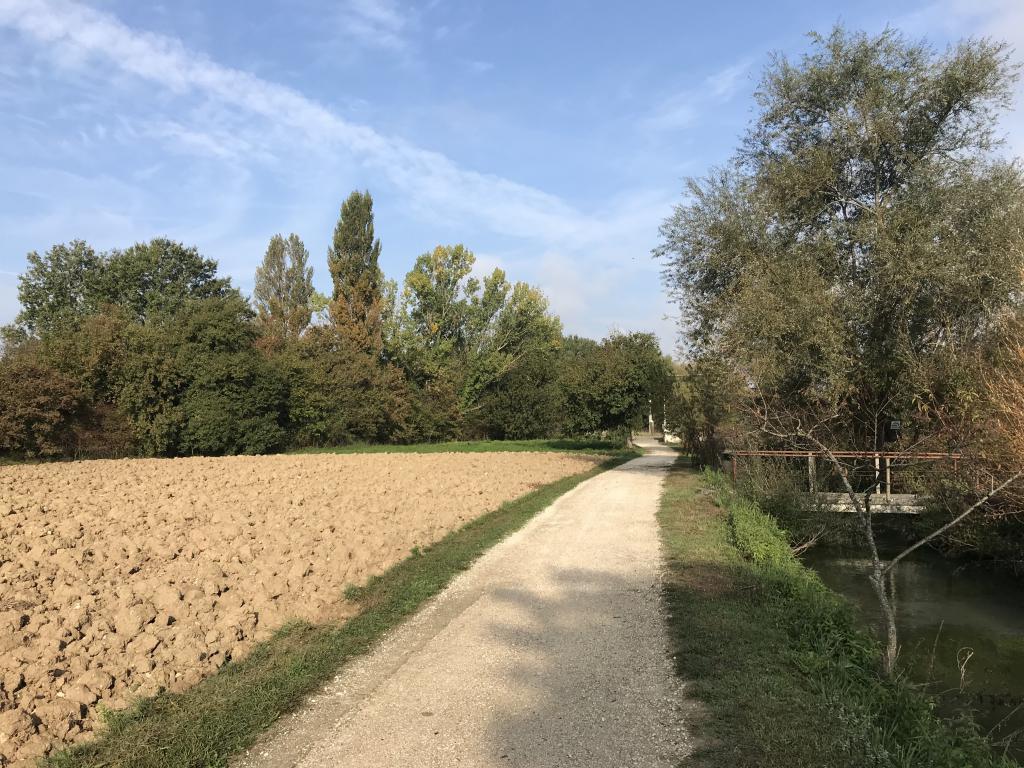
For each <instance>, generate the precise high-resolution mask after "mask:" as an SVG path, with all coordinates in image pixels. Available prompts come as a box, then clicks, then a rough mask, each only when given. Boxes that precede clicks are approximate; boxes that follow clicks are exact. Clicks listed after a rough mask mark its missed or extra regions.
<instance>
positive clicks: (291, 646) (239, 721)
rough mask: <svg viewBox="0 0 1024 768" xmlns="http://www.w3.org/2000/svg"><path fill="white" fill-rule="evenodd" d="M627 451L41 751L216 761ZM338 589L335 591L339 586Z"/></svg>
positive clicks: (184, 766)
mask: <svg viewBox="0 0 1024 768" xmlns="http://www.w3.org/2000/svg"><path fill="white" fill-rule="evenodd" d="M629 458H631V457H630V456H616V457H612V458H609V459H607V460H606V461H604V462H603V463H602V464H600V465H599V466H597V467H596V468H595V469H593V470H591V471H588V472H584V473H581V474H577V475H571V476H570V477H566V478H563V479H562V480H558V481H556V482H554V483H550V484H548V485H545V486H543V487H541V488H538V489H537V490H535V491H533V492H531V493H528V494H526V495H525V496H522V497H520V498H519V499H516V500H514V501H511V502H508V503H506V504H503V505H502V506H501V507H499V508H498V509H497V510H495V511H493V512H490V513H488V514H486V515H483V516H482V517H479V518H477V519H476V520H474V521H472V522H471V523H469V524H467V525H466V526H464V527H462V528H460V529H459V530H457V531H454V532H452V533H450V534H448V535H447V536H446V537H445V538H443V539H441V540H440V541H439V542H437V543H436V544H434V545H433V546H430V547H427V548H424V549H423V550H417V551H415V552H414V554H413V555H412V556H410V557H408V558H407V559H405V560H403V561H402V562H401V563H398V564H397V565H395V566H394V567H392V568H391V569H390V570H388V571H387V572H385V573H384V574H383V575H381V576H378V577H376V578H374V579H371V580H370V582H369V583H367V584H366V585H364V586H361V587H359V588H357V589H350V590H349V591H348V592H347V594H346V596H347V597H349V599H353V600H356V601H357V602H358V603H359V606H360V612H359V614H358V615H357V616H355V617H354V618H352V619H351V620H349V621H348V622H346V623H344V624H342V625H312V624H308V623H294V624H291V625H289V626H286V627H284V628H282V629H281V630H280V631H278V632H277V633H276V634H275V635H274V636H273V637H272V638H271V639H269V640H267V641H265V642H262V643H259V644H258V645H257V646H256V647H255V648H254V649H253V651H252V653H251V654H250V655H249V656H248V657H247V658H245V659H244V660H242V661H240V662H238V663H229V664H227V665H226V666H225V667H224V668H223V669H221V670H220V671H219V672H218V673H217V674H215V675H213V676H212V677H209V678H207V679H206V680H203V681H202V682H201V683H199V684H198V685H196V686H195V687H193V688H191V689H190V690H188V691H185V692H184V693H179V694H169V693H164V694H160V695H159V696H156V697H154V698H151V699H145V700H142V701H139V702H137V703H136V704H134V705H133V706H132V707H130V708H128V709H126V710H123V711H120V712H116V713H110V714H108V715H107V727H106V729H105V730H104V732H103V735H102V736H100V737H99V738H98V739H96V740H94V741H92V742H89V743H86V744H82V745H78V746H75V747H72V748H70V749H68V750H65V751H63V752H60V753H58V754H56V755H54V756H52V757H51V758H49V760H48V761H47V763H48V764H49V765H51V766H59V767H60V768H85V767H86V766H90V767H92V768H99V767H100V766H104V767H106V768H114V767H118V768H128V767H129V766H131V768H158V767H159V768H170V767H172V766H173V768H191V767H195V768H200V767H203V768H206V767H208V766H222V765H225V764H226V763H227V759H228V758H229V757H230V756H231V755H233V754H236V753H238V752H240V751H241V750H243V749H245V748H246V747H249V746H251V745H252V744H253V743H254V741H255V740H256V737H257V736H258V735H259V734H260V733H261V732H262V731H263V730H265V729H266V728H267V727H268V726H270V725H271V724H272V723H273V722H274V721H275V720H276V719H277V718H279V717H280V716H281V715H282V714H284V713H286V712H289V711H291V710H294V709H295V708H296V707H297V706H298V705H299V704H300V703H301V702H302V700H303V698H304V697H305V696H306V695H307V694H309V693H310V692H312V691H314V690H316V689H317V688H318V687H319V686H321V685H322V684H323V683H324V682H326V681H327V680H329V679H330V678H331V676H332V675H334V674H335V673H336V672H337V671H338V669H339V667H341V666H342V665H343V664H344V663H345V662H346V661H348V660H349V659H351V658H352V657H354V656H357V655H359V654H362V653H365V652H366V651H367V650H368V649H369V648H370V647H371V646H372V645H373V643H374V642H375V641H376V640H377V639H378V638H380V637H381V636H382V635H383V634H384V633H385V632H387V631H388V630H390V629H392V628H393V627H395V626H396V625H397V624H399V623H400V622H401V621H402V620H403V619H405V618H406V617H407V616H409V615H410V614H411V613H413V612H414V611H416V610H417V609H418V608H419V607H420V606H421V605H423V603H424V602H425V601H426V600H428V599H429V598H431V597H433V596H434V595H436V594H437V593H438V592H440V591H441V590H442V589H444V587H445V586H446V585H447V584H448V583H449V582H450V581H451V580H452V578H453V577H454V576H456V575H457V574H458V573H459V572H460V571H463V570H465V569H467V568H468V567H469V566H470V565H472V563H473V561H475V560H476V559H477V558H478V557H479V556H480V555H481V554H483V553H484V552H485V551H486V550H487V549H488V548H489V547H491V546H493V545H494V544H495V543H497V542H498V541H500V540H501V539H502V538H504V537H505V536H507V535H508V534H510V533H511V532H513V531H515V530H517V529H518V528H520V527H521V526H522V525H523V524H524V523H526V521H527V520H529V519H530V518H531V517H533V516H534V515H535V514H536V513H538V512H540V511H541V510H542V509H544V508H545V507H547V506H548V505H550V504H551V503H552V502H553V501H554V500H555V499H557V498H558V497H559V496H561V495H562V494H564V493H566V492H567V491H569V490H571V489H572V488H574V487H576V486H577V485H579V484H580V483H581V482H583V481H584V480H587V479H589V478H591V477H593V476H594V475H597V474H600V473H601V472H603V471H605V470H607V469H611V468H612V467H614V466H617V465H619V464H622V463H623V462H624V461H626V460H628V459H629ZM339 597H340V596H339Z"/></svg>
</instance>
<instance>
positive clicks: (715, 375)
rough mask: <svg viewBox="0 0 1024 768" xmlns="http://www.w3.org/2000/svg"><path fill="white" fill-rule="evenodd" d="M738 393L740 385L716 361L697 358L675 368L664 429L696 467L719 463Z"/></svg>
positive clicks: (734, 413)
mask: <svg viewBox="0 0 1024 768" xmlns="http://www.w3.org/2000/svg"><path fill="white" fill-rule="evenodd" d="M741 393H742V387H741V385H740V382H739V381H737V379H736V377H735V376H734V375H733V372H732V370H731V369H730V368H729V366H728V365H727V364H726V363H725V362H724V361H722V360H721V359H719V358H715V357H703V358H698V359H696V360H692V361H690V362H689V363H688V364H686V365H681V366H679V367H678V368H677V369H676V374H675V384H674V386H673V389H672V392H671V394H670V396H669V397H668V399H667V400H666V404H665V427H666V430H667V431H669V432H672V433H673V434H675V435H677V436H678V437H679V438H680V440H681V441H682V444H683V447H684V449H685V450H686V451H688V452H689V453H690V454H691V455H692V456H693V458H694V463H695V464H696V466H697V467H698V468H703V467H718V466H719V465H720V464H721V458H720V456H721V452H722V449H723V448H725V447H726V446H725V441H724V436H725V434H724V433H726V432H727V430H728V428H729V426H730V422H732V420H733V419H734V418H735V416H736V409H737V404H738V402H739V401H740V400H741V398H742V395H741Z"/></svg>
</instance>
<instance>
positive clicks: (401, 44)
mask: <svg viewBox="0 0 1024 768" xmlns="http://www.w3.org/2000/svg"><path fill="white" fill-rule="evenodd" d="M411 17H412V13H411V11H409V10H407V9H404V8H402V7H401V6H400V5H399V4H398V3H397V2H395V0H347V2H345V3H343V4H342V5H341V8H340V9H339V12H338V19H339V22H340V25H341V29H342V30H343V32H344V33H345V34H347V35H348V36H349V37H351V38H353V39H354V40H356V41H357V42H358V43H359V44H361V45H362V46H364V47H367V48H384V49H388V50H394V51H404V50H406V49H407V48H408V47H409V45H410V40H409V37H408V32H409V27H410V19H411Z"/></svg>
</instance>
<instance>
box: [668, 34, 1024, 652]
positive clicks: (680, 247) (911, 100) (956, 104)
mask: <svg viewBox="0 0 1024 768" xmlns="http://www.w3.org/2000/svg"><path fill="white" fill-rule="evenodd" d="M812 42H813V50H812V51H811V52H810V53H809V54H807V55H806V56H804V57H803V58H802V59H801V60H800V61H798V62H795V63H794V62H791V61H789V60H787V59H786V58H784V57H781V56H779V57H776V58H775V59H773V61H772V62H771V64H770V65H769V66H768V67H767V69H766V71H765V73H764V77H763V79H762V81H761V84H760V87H759V89H758V91H757V94H756V98H757V103H758V105H759V107H760V113H759V115H758V116H757V119H756V121H755V122H754V124H753V126H752V127H751V129H750V130H749V132H748V133H747V135H746V136H745V138H744V140H743V142H742V144H741V146H740V148H739V150H738V151H737V153H736V155H735V157H734V158H733V160H732V162H731V163H730V164H729V165H728V166H727V167H726V168H724V169H722V170H719V171H717V172H716V173H714V174H712V175H711V176H709V177H707V178H704V179H694V180H691V181H690V182H689V186H688V191H689V195H688V199H687V200H686V202H685V203H683V204H681V205H679V206H678V207H677V208H676V210H675V211H674V213H673V214H672V216H671V217H670V218H669V219H668V220H667V221H666V222H665V223H664V225H663V226H662V230H661V233H662V237H663V242H662V245H661V246H660V248H659V249H658V254H659V255H660V256H661V257H663V258H664V259H665V262H666V270H665V278H666V281H667V283H668V285H669V286H670V288H671V289H672V290H673V291H675V292H676V295H677V296H678V298H679V300H680V301H681V302H682V304H683V307H684V311H685V317H686V318H687V321H688V328H687V332H688V334H689V337H690V338H689V341H690V343H691V345H692V347H693V348H694V349H695V351H696V352H697V353H698V354H699V355H701V356H702V357H704V358H705V359H706V358H711V359H717V360H721V361H723V362H725V363H726V364H727V366H728V367H729V369H730V370H731V371H732V372H733V373H734V374H735V376H736V378H738V380H739V381H740V382H741V383H742V385H743V390H742V391H745V392H747V393H748V394H749V395H750V397H749V402H748V403H747V405H748V406H749V407H748V409H747V412H748V413H749V415H750V416H752V417H753V419H752V421H753V424H752V426H753V427H754V428H755V429H754V431H755V432H756V431H757V430H758V428H759V430H760V434H761V436H762V438H763V439H764V441H765V442H768V443H769V444H771V443H774V444H775V446H776V447H790V448H799V449H801V450H814V451H819V452H821V453H824V454H825V456H826V458H827V459H828V460H829V462H830V464H831V466H832V468H833V469H834V470H835V471H836V473H837V475H838V476H839V477H840V478H841V480H842V483H843V486H844V488H845V489H846V492H847V494H848V495H849V497H850V499H851V502H852V503H853V505H854V507H855V508H856V510H857V512H858V516H859V519H860V521H861V524H862V528H863V532H864V538H865V544H866V546H867V547H868V549H869V554H870V556H871V560H872V563H873V568H872V570H871V574H870V579H871V583H872V586H873V587H874V590H875V593H876V595H877V596H878V599H879V603H880V606H881V608H882V612H883V615H884V616H885V618H886V620H887V629H888V637H887V646H886V648H887V653H886V656H885V662H886V670H887V671H889V672H891V671H892V669H893V664H894V662H895V659H896V655H897V651H898V645H897V641H896V625H895V611H894V602H895V588H894V568H895V566H896V565H897V563H898V562H899V561H900V560H901V559H902V558H903V557H904V556H905V555H906V554H907V552H904V553H902V554H900V555H898V556H897V557H895V558H893V559H891V560H889V561H888V562H886V561H883V559H882V558H881V557H880V556H879V552H878V549H877V547H876V545H875V540H874V534H873V529H872V517H871V514H872V513H871V493H872V492H873V489H874V488H875V487H876V485H877V478H876V485H870V484H871V483H872V480H871V479H870V475H869V477H868V479H867V483H868V484H869V485H868V487H867V490H865V489H864V488H863V487H856V486H857V481H856V479H853V478H855V476H854V471H855V469H856V468H855V467H851V466H849V465H847V464H844V463H843V462H841V461H840V460H838V459H837V458H836V456H835V451H837V450H840V449H846V450H848V449H861V450H872V449H878V448H881V447H882V445H883V443H884V442H885V440H886V429H885V426H886V424H887V423H890V422H892V421H900V422H901V423H903V424H904V425H905V427H906V428H905V430H904V433H903V435H902V437H901V439H900V441H899V442H897V443H896V446H895V447H898V448H907V447H912V446H922V445H928V444H930V446H929V447H932V448H933V449H934V448H940V447H946V446H948V447H954V446H957V445H958V444H960V443H962V442H963V441H964V440H965V439H966V438H968V437H969V436H970V430H969V429H964V425H969V424H971V423H973V422H976V421H977V420H978V417H979V416H983V414H978V413H976V407H975V404H976V403H978V402H981V401H982V400H983V399H984V397H983V395H984V392H985V382H986V380H987V379H988V378H989V376H990V373H991V372H990V370H989V366H990V365H991V361H990V359H987V357H986V351H987V350H992V349H994V348H996V347H997V343H996V342H997V340H998V338H999V336H1000V334H1001V333H1002V332H1004V329H1005V328H1009V327H1012V323H1013V319H1014V318H1015V317H1016V316H1017V315H1018V313H1019V311H1020V308H1021V298H1022V288H1024V285H1022V268H1024V178H1022V173H1021V168H1020V166H1019V164H1018V163H1017V162H1016V161H1011V160H1007V159H1005V158H1004V157H1003V156H1001V154H1000V153H999V151H998V150H999V144H1000V142H999V135H998V133H997V126H998V117H999V115H1000V113H1001V112H1002V111H1004V110H1006V109H1007V108H1008V107H1009V104H1010V95H1011V92H1012V86H1013V83H1014V81H1015V78H1016V76H1017V72H1016V68H1015V67H1014V66H1013V65H1012V64H1011V63H1010V61H1009V58H1008V55H1007V49H1006V47H1005V46H1003V45H1001V44H998V43H993V42H990V41H986V40H980V41H967V42H963V43H961V44H959V45H957V46H956V47H953V48H951V49H949V50H947V51H944V52H937V51H935V50H934V49H932V48H930V47H929V46H928V45H926V44H924V43H915V42H910V41H908V40H906V39H905V38H904V37H902V36H901V35H900V34H898V33H897V32H894V31H892V30H887V31H885V32H883V33H882V34H880V35H877V36H869V35H865V34H851V33H848V32H846V31H844V30H842V29H838V28H837V29H835V30H834V31H833V32H832V33H831V35H829V36H828V37H820V36H813V37H812ZM889 437H890V438H891V437H892V435H891V434H890V435H889ZM780 444H781V446H780ZM1017 458H1018V464H1019V463H1020V460H1019V457H1017ZM1019 477H1020V471H1019V469H1016V468H1010V469H1007V470H1005V475H1004V478H1003V479H1002V482H1001V484H1000V485H999V486H997V488H996V490H1001V489H1002V488H1003V487H1004V486H1005V484H1007V483H1009V482H1011V481H1013V480H1016V479H1017V478H1019ZM990 495H991V494H988V495H987V496H983V497H982V498H980V499H978V500H976V501H975V502H974V503H971V501H970V500H966V501H964V503H963V508H961V509H959V510H957V511H955V512H951V513H950V517H949V520H948V522H947V523H946V524H945V525H943V526H941V527H939V528H937V530H936V531H934V532H933V534H931V535H930V536H928V537H926V538H925V539H923V540H922V541H920V542H918V544H916V545H915V547H916V546H919V545H920V544H921V543H923V542H925V541H928V540H930V538H932V537H934V536H935V535H938V534H940V533H943V532H944V531H945V530H947V529H948V528H949V527H950V526H951V525H954V524H957V523H959V522H960V521H962V520H963V519H964V518H965V517H966V516H967V515H968V514H970V513H971V512H973V511H974V510H975V509H977V508H978V507H979V506H980V505H981V504H983V503H985V502H986V501H987V498H988V497H989V496H990ZM913 549H914V547H911V548H910V549H909V550H908V551H912V550H913Z"/></svg>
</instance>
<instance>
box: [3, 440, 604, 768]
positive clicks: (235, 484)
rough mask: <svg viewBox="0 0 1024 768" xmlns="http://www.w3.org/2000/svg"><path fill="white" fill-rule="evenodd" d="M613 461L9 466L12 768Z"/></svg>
mask: <svg viewBox="0 0 1024 768" xmlns="http://www.w3.org/2000/svg"><path fill="white" fill-rule="evenodd" d="M599 461H600V459H599V458H595V457H590V456H572V455H566V454H555V453H480V454H466V453H463V454H373V455H358V454H356V455H343V456H337V455H302V456H257V457H241V456H239V457H225V458H188V459H130V460H121V461H88V462H75V463H60V464H40V465H25V466H10V467H0V686H2V687H0V765H4V764H5V763H6V762H14V761H16V762H19V763H20V762H21V761H23V760H29V759H32V758H35V757H37V756H39V755H41V754H44V753H46V752H48V751H49V750H51V749H53V748H55V747H58V746H60V745H61V744H66V743H70V742H74V741H78V740H80V739H83V738H88V736H89V734H90V733H91V731H92V729H93V727H94V726H95V724H96V708H97V706H98V705H99V704H103V705H104V706H106V707H108V708H111V709H116V708H119V707H122V706H125V705H126V704H127V703H129V702H130V701H131V700H132V698H134V697H138V696H146V695H152V694H154V693H156V692H157V691H159V690H160V689H162V688H166V689H170V690H180V689H183V688H186V687H188V686H190V685H193V684H194V683H196V682H198V681H199V680H200V679H201V678H202V677H203V676H205V675H209V674H212V673H213V672H215V671H216V670H217V669H218V668H219V667H221V666H222V665H223V664H224V663H225V662H226V661H228V660H229V659H233V658H238V657H239V656H241V655H244V654H245V653H246V652H247V650H248V649H249V648H250V647H251V646H252V644H253V643H254V642H256V641H257V640H259V639H260V638H261V637H263V636H265V635H267V634H269V633H270V632H271V631H272V630H274V629H275V628H276V627H278V626H280V625H281V624H282V623H284V622H285V621H287V620H288V619H292V618H301V619H308V620H313V621H323V620H332V619H340V618H343V617H345V616H346V615H349V614H350V613H351V612H352V606H351V605H349V604H347V603H346V602H345V600H344V597H343V595H344V590H345V587H346V586H348V585H354V584H361V583H363V582H365V581H366V579H367V578H369V577H370V576H372V575H375V574H378V573H381V572H383V571H384V570H386V569H387V568H388V567H389V566H391V565H393V564H394V563H396V562H398V561H399V560H401V559H402V558H404V557H405V556H407V555H408V554H409V552H410V550H411V549H412V548H413V547H416V546H420V547H422V546H424V545H428V544H430V543H432V542H434V541H437V540H438V539H440V538H441V537H442V536H444V535H445V534H446V533H447V532H449V531H451V530H453V529H455V528H458V527H460V526H462V525H464V524H465V523H467V522H468V521H470V520H472V519H473V518H475V517H478V516H479V515H481V514H483V513H485V512H487V511H490V510H492V509H495V508H496V507H498V506H499V505H500V504H501V503H502V502H504V501H508V500H510V499H513V498H516V497H518V496H521V495H523V494H524V493H527V492H528V491H530V490H532V489H533V488H535V487H537V486H539V485H543V484H546V483H549V482H553V481H554V480H557V479H559V478H562V477H565V476H567V475H571V474H575V473H578V472H583V471H586V470H588V469H591V468H592V467H594V466H595V465H596V464H597V463H598V462H599Z"/></svg>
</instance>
